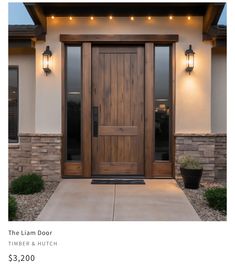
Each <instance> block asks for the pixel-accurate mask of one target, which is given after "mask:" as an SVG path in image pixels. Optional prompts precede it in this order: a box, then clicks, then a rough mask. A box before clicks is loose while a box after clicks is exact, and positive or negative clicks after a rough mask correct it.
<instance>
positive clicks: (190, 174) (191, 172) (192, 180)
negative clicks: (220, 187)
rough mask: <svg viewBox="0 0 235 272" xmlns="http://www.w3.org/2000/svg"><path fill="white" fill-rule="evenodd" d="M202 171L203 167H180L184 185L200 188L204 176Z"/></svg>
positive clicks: (189, 187) (190, 187)
mask: <svg viewBox="0 0 235 272" xmlns="http://www.w3.org/2000/svg"><path fill="white" fill-rule="evenodd" d="M202 171H203V169H186V168H182V167H180V172H181V175H182V177H183V181H184V187H185V188H188V189H198V188H199V184H200V180H201V177H202Z"/></svg>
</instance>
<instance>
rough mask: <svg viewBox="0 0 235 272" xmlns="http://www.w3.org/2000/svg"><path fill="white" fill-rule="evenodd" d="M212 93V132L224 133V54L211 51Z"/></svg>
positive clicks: (221, 51) (222, 51) (225, 82)
mask: <svg viewBox="0 0 235 272" xmlns="http://www.w3.org/2000/svg"><path fill="white" fill-rule="evenodd" d="M211 89H212V93H211V99H212V101H211V123H212V132H214V133H226V129H227V126H226V122H227V110H226V103H227V91H226V90H227V80H226V52H225V50H216V49H213V50H212V88H211Z"/></svg>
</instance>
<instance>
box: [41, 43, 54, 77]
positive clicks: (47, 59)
mask: <svg viewBox="0 0 235 272" xmlns="http://www.w3.org/2000/svg"><path fill="white" fill-rule="evenodd" d="M51 56H52V52H51V50H50V47H49V46H48V45H47V46H46V50H45V51H44V52H43V53H42V68H43V70H44V72H45V74H46V76H47V75H48V74H49V73H50V72H51Z"/></svg>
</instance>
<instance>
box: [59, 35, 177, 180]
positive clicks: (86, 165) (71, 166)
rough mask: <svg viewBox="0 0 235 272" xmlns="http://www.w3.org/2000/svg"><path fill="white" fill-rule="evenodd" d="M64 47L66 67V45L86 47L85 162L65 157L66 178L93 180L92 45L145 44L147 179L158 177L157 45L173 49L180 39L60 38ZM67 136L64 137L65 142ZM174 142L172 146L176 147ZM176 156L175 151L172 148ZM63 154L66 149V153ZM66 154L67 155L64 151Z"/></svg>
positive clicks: (110, 36)
mask: <svg viewBox="0 0 235 272" xmlns="http://www.w3.org/2000/svg"><path fill="white" fill-rule="evenodd" d="M60 41H61V42H62V43H63V46H62V65H63V58H64V45H66V44H80V45H81V46H82V90H83V91H82V108H81V111H82V112H81V116H82V128H81V129H82V140H81V144H82V160H81V162H80V163H73V162H71V163H68V162H66V163H65V162H64V160H63V158H64V154H63V155H62V163H61V165H62V175H63V176H64V177H67V176H81V177H87V178H88V177H91V175H92V173H91V163H92V160H91V142H92V141H91V127H92V124H91V95H92V94H91V65H92V59H91V58H92V53H91V51H92V50H91V49H92V45H95V44H115V45H117V46H118V45H120V44H125V45H130V44H143V45H144V49H145V64H144V71H145V90H144V95H145V128H144V135H145V177H146V178H152V177H154V176H156V175H155V173H156V169H155V167H156V166H155V165H156V163H155V162H154V103H153V101H154V99H153V98H154V45H155V44H166V45H172V48H173V49H174V48H175V47H174V46H173V45H174V43H175V42H177V41H178V35H63V34H61V35H60ZM171 57H172V72H173V74H172V122H173V124H172V132H171V133H172V137H173V134H174V116H175V112H174V111H175V108H174V97H175V94H174V93H175V89H174V88H175V87H174V69H175V64H174V63H175V61H174V59H175V49H174V50H172V56H171ZM64 73H65V72H64V69H62V86H63V87H62V96H63V98H62V129H63V133H64V131H65V130H64V127H65V121H66V120H65V118H64V116H65V114H64V109H65V99H64V95H65V94H64V93H65V92H64V82H63V80H64ZM65 137H66V135H63V139H65ZM173 139H174V138H172V146H173V145H174V141H173ZM64 142H65V141H63V145H64ZM172 149H173V150H172V152H174V147H173V148H172ZM62 150H63V149H62ZM62 153H63V151H62ZM173 158H174V154H172V174H173V175H174V170H173V168H174V167H173V165H174V161H173Z"/></svg>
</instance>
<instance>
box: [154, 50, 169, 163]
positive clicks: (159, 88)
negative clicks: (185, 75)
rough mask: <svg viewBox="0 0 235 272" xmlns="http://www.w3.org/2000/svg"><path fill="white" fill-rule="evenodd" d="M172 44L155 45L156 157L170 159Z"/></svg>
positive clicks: (157, 158)
mask: <svg viewBox="0 0 235 272" xmlns="http://www.w3.org/2000/svg"><path fill="white" fill-rule="evenodd" d="M170 50H171V48H170V46H155V97H154V114H155V150H154V159H155V160H160V161H161V160H162V161H169V160H170V126H171V83H170V82H171V80H170V77H171V73H170Z"/></svg>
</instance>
